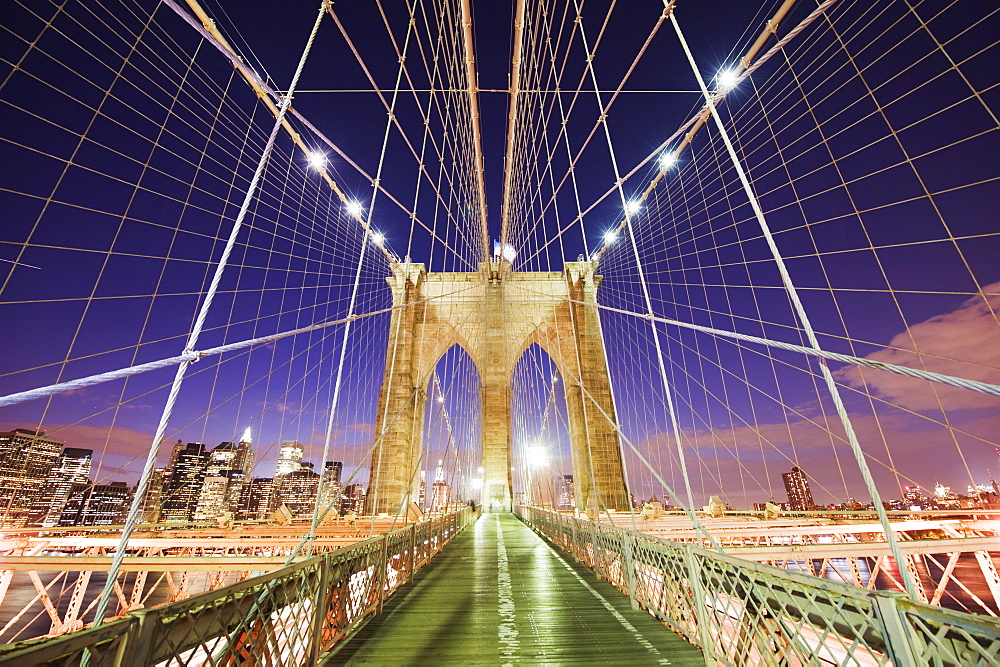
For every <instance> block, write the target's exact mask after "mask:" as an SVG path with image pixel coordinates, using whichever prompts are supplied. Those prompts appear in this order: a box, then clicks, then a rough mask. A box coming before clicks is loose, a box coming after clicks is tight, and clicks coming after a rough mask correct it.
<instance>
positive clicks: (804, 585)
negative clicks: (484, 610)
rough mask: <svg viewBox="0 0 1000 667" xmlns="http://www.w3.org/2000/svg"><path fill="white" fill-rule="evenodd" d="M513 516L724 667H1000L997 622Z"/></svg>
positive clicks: (575, 523) (559, 522) (587, 526)
mask: <svg viewBox="0 0 1000 667" xmlns="http://www.w3.org/2000/svg"><path fill="white" fill-rule="evenodd" d="M518 514H519V515H520V516H521V518H522V519H523V520H525V521H526V522H527V523H528V524H529V525H531V526H532V527H533V528H535V530H537V531H538V532H539V533H540V534H542V535H543V536H545V537H546V538H548V539H549V540H550V541H551V542H552V543H554V544H556V545H558V546H560V547H561V548H563V549H565V550H566V551H567V552H569V553H570V554H572V555H573V556H574V557H575V558H576V559H577V560H578V561H580V562H581V563H583V564H585V565H587V566H588V567H593V568H594V570H595V571H596V572H597V573H598V574H599V575H601V576H602V577H604V578H605V579H607V580H608V581H610V582H611V583H612V584H614V585H615V586H617V587H618V588H619V589H621V590H622V592H624V593H626V594H628V595H630V596H632V597H634V599H635V600H636V601H637V602H638V603H639V604H640V605H641V606H642V607H644V608H645V609H647V610H648V611H649V612H651V613H652V614H653V615H654V616H656V617H657V618H658V619H660V620H661V621H662V622H663V623H664V624H665V625H667V626H668V627H670V628H671V629H673V630H674V631H676V632H677V633H678V634H681V635H682V636H684V637H686V638H687V639H688V640H689V641H692V642H694V643H696V644H698V645H699V646H700V647H701V648H702V650H703V651H704V652H705V653H706V655H707V656H708V657H709V660H710V661H712V662H716V663H718V664H723V665H755V666H756V665H817V664H825V665H865V666H868V665H871V666H875V667H879V666H882V665H911V664H913V665H942V666H944V665H955V666H959V665H1000V658H998V657H997V656H998V655H1000V622H998V620H997V619H995V618H991V617H986V616H978V615H975V614H967V613H962V612H957V611H952V610H948V609H942V608H940V607H934V606H931V605H928V604H923V603H919V602H911V601H909V600H907V599H906V598H905V597H903V596H902V594H900V593H895V592H887V591H873V590H867V589H863V588H859V587H856V586H851V585H848V584H846V583H842V582H837V581H831V580H828V579H823V578H820V577H813V576H809V575H806V574H801V573H798V572H790V571H788V570H784V569H781V568H777V567H773V566H770V565H765V564H762V563H757V562H754V561H747V560H743V559H741V558H737V557H734V556H730V555H727V554H724V553H719V552H716V551H710V550H707V549H701V548H696V547H693V546H691V545H685V544H680V543H675V542H670V541H667V540H663V539H660V538H657V537H653V536H651V535H648V534H645V533H640V532H637V531H632V530H628V529H625V528H618V527H612V526H607V525H602V524H598V523H596V522H594V521H591V520H589V519H586V518H577V517H574V516H572V515H564V514H559V513H556V512H551V511H547V510H540V509H537V508H529V507H524V508H518Z"/></svg>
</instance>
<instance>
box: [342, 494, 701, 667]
mask: <svg viewBox="0 0 1000 667" xmlns="http://www.w3.org/2000/svg"><path fill="white" fill-rule="evenodd" d="M570 561H571V559H569V558H568V557H564V556H563V555H562V554H558V553H557V552H556V551H555V550H554V549H553V548H551V547H550V546H549V545H548V544H547V543H546V542H545V541H544V540H542V539H541V538H540V537H538V536H537V535H536V534H535V533H533V532H532V531H531V530H530V529H529V528H528V527H527V526H525V525H524V524H523V523H521V522H520V521H518V520H517V519H516V518H515V517H513V516H512V515H509V514H485V515H483V516H482V517H481V518H480V519H479V521H478V522H477V523H476V524H475V526H470V527H469V528H468V529H466V530H465V532H463V533H462V534H461V535H459V536H458V537H457V538H455V540H454V541H453V542H452V543H451V544H450V545H448V546H447V547H446V548H445V550H444V551H443V552H442V553H441V554H440V555H439V556H438V557H437V558H435V559H434V560H433V561H432V562H431V563H430V564H429V565H428V566H426V567H425V568H424V569H422V570H421V571H420V572H418V573H417V575H416V577H415V579H414V581H413V582H412V583H410V584H408V585H407V586H405V587H404V588H402V589H401V590H400V591H399V592H397V593H396V595H394V596H393V597H392V598H391V599H390V600H389V601H388V602H387V603H386V606H385V610H384V612H383V613H382V614H381V615H379V616H376V617H374V618H372V619H371V620H370V621H369V622H368V624H367V625H366V626H364V627H363V628H362V629H361V630H360V631H359V632H358V634H357V635H355V636H354V637H353V638H352V639H351V640H350V641H348V642H347V643H345V644H344V645H343V647H342V648H341V649H340V650H339V651H338V652H337V653H335V654H334V655H332V656H330V657H329V658H327V660H326V662H324V663H323V664H327V665H341V664H360V663H369V664H384V665H390V664H391V665H417V664H422V665H426V664H439V665H451V664H463V663H464V664H470V665H506V664H548V665H561V664H619V665H625V664H627V665H704V664H705V661H704V658H703V657H702V655H701V652H700V651H699V650H698V649H697V648H695V647H693V646H691V645H690V644H689V643H688V642H686V641H685V640H683V639H681V638H680V637H678V636H677V635H675V634H674V633H673V632H671V631H670V630H668V629H667V628H665V627H664V626H663V625H662V624H661V623H659V622H658V621H657V620H656V619H654V618H653V617H652V616H650V615H649V614H647V613H645V612H642V611H637V610H634V609H632V608H631V605H630V602H629V599H628V598H627V597H626V596H624V595H622V594H621V593H620V592H618V591H617V590H615V589H614V588H613V587H612V586H611V585H610V584H608V583H606V582H604V581H600V580H598V578H597V577H596V576H595V575H594V574H593V572H591V571H589V570H587V569H586V568H583V567H581V566H580V565H579V564H577V563H574V562H570Z"/></svg>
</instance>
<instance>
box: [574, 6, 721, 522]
mask: <svg viewBox="0 0 1000 667" xmlns="http://www.w3.org/2000/svg"><path fill="white" fill-rule="evenodd" d="M575 6H576V10H577V14H578V15H579V13H580V7H579V5H575ZM580 38H581V39H582V40H583V48H584V50H585V52H586V53H587V54H588V57H587V70H588V71H589V72H590V78H591V82H592V83H593V84H594V95H595V96H596V98H597V108H598V110H599V111H600V113H601V125H603V126H604V137H605V139H606V140H607V142H608V153H609V154H610V157H611V167H612V169H613V170H614V174H615V183H616V184H617V187H618V195H619V197H620V198H621V201H622V210H624V211H625V223H626V224H625V227H626V229H627V231H628V237H629V241H631V245H632V254H633V256H634V257H635V268H636V271H637V272H638V274H639V284H640V285H642V295H643V298H644V300H645V302H646V310H647V311H648V312H649V314H650V315H654V314H655V313H654V312H653V302H652V299H651V298H650V296H649V286H648V285H647V284H646V274H645V272H644V271H643V269H642V260H641V259H640V257H639V247H638V245H636V242H635V234H634V233H633V230H632V224H631V218H632V213H631V212H630V211H629V205H628V204H629V202H628V201H627V200H626V199H625V191H624V190H623V189H622V182H623V181H622V178H621V173H620V171H619V170H618V160H617V158H616V157H615V150H614V145H613V144H612V142H611V130H610V129H609V128H608V119H607V114H606V113H605V110H604V101H603V100H602V99H601V94H600V92H598V91H600V88H599V87H598V85H597V75H596V73H595V72H594V62H593V54H591V53H590V47H589V46H588V44H587V37H586V34H585V33H584V31H583V25H582V23H581V25H580ZM649 326H650V328H651V331H652V332H653V345H654V347H655V348H656V360H657V363H658V364H659V370H660V380H661V381H662V383H663V394H664V396H666V400H667V412H668V413H669V415H670V428H671V430H672V432H673V436H674V444H675V445H676V447H677V458H678V461H679V463H680V466H681V474H682V475H683V477H684V491H685V495H686V496H687V506H686V507H685V508H684V509H685V511H686V512H687V515H688V518H689V519H691V525H692V527H693V528H695V529H696V530H701V531H702V532H704V533H705V536H706V537H707V538H708V540H709V542H713V539H712V536H711V535H709V534H708V531H707V530H706V529H705V527H704V526H703V525H702V523H701V522H700V521H699V520H698V517H697V516H696V515H695V512H694V495H693V494H692V492H691V479H690V477H689V476H688V471H687V462H686V460H685V458H684V447H683V446H682V445H681V429H680V422H679V421H678V419H677V410H676V407H675V405H674V400H673V395H672V388H671V386H670V382H669V380H667V369H666V366H665V365H664V363H663V348H662V345H661V344H660V331H659V329H658V328H657V326H656V322H655V321H653V320H652V319H650V320H649ZM609 377H610V376H609ZM615 426H617V424H616V425H615Z"/></svg>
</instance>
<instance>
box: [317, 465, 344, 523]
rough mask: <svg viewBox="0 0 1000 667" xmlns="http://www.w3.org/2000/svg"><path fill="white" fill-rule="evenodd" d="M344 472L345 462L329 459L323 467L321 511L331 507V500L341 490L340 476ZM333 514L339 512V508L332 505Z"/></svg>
mask: <svg viewBox="0 0 1000 667" xmlns="http://www.w3.org/2000/svg"><path fill="white" fill-rule="evenodd" d="M343 472H344V464H343V463H342V462H340V461H327V462H326V465H325V466H324V467H323V480H322V482H323V483H322V487H321V488H322V496H321V497H320V500H319V509H320V512H323V510H325V509H326V508H327V507H330V504H331V502H332V501H333V499H334V498H336V497H337V494H338V493H339V492H340V478H341V475H342V474H343ZM330 514H331V516H335V515H336V514H337V508H336V507H331V509H330Z"/></svg>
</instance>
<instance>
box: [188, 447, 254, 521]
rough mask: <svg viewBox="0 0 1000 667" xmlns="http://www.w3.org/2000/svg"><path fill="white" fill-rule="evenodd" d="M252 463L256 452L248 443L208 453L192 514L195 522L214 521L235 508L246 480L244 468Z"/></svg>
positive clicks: (219, 448)
mask: <svg viewBox="0 0 1000 667" xmlns="http://www.w3.org/2000/svg"><path fill="white" fill-rule="evenodd" d="M248 431H249V429H248ZM244 437H249V435H248V434H245V435H244ZM252 461H253V451H252V450H251V446H250V443H249V442H247V441H245V440H243V441H240V442H239V443H236V444H234V443H232V442H223V443H222V444H220V445H219V446H218V447H216V448H215V449H213V450H212V451H211V452H209V453H208V459H207V462H206V464H205V478H204V481H203V482H202V484H201V490H200V491H199V493H198V501H197V505H196V507H195V510H194V514H193V518H194V520H195V521H212V520H215V519H217V518H219V517H221V516H222V515H223V514H224V513H225V512H229V511H232V510H234V509H235V505H237V504H238V501H239V498H240V494H241V493H242V491H243V483H244V479H245V478H244V469H243V468H242V467H241V466H244V465H247V464H249V465H250V466H252V465H253V463H252Z"/></svg>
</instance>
